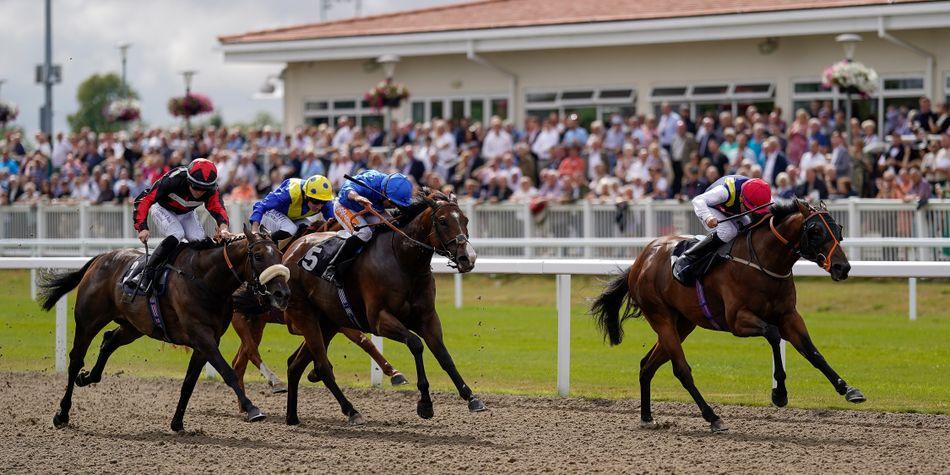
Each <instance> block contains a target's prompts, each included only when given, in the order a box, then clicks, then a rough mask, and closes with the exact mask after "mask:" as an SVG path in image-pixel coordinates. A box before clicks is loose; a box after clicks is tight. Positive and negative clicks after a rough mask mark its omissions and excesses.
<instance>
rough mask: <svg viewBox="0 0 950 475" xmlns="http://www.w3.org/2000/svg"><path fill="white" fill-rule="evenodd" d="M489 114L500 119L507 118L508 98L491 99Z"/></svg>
mask: <svg viewBox="0 0 950 475" xmlns="http://www.w3.org/2000/svg"><path fill="white" fill-rule="evenodd" d="M491 115H497V116H498V117H501V120H506V119H507V118H508V99H492V100H491Z"/></svg>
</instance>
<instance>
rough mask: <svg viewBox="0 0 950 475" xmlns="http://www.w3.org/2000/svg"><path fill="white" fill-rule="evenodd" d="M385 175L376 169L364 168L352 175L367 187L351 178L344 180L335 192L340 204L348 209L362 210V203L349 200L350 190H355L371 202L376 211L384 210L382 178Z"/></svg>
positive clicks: (383, 178)
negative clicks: (362, 170)
mask: <svg viewBox="0 0 950 475" xmlns="http://www.w3.org/2000/svg"><path fill="white" fill-rule="evenodd" d="M386 176H387V175H386V174H385V173H381V172H378V171H376V170H366V171H364V172H362V173H360V174H359V175H356V176H355V177H353V178H356V179H357V180H359V181H361V182H363V183H365V184H366V185H367V186H369V188H367V187H365V186H363V185H358V184H356V183H355V182H353V181H351V180H346V183H344V184H343V186H341V187H340V191H339V192H338V194H337V197H338V198H339V200H340V204H341V205H343V206H344V207H345V208H346V209H348V210H350V211H357V212H359V211H363V205H361V204H359V203H357V202H356V201H353V200H351V199H350V198H349V196H348V195H349V194H350V192H351V191H355V192H356V194H357V195H360V196H362V197H363V198H366V199H368V200H369V201H370V203H372V204H373V209H375V210H376V211H384V210H385V209H386V208H385V207H384V206H383V199H384V198H383V196H384V190H383V180H385V179H386Z"/></svg>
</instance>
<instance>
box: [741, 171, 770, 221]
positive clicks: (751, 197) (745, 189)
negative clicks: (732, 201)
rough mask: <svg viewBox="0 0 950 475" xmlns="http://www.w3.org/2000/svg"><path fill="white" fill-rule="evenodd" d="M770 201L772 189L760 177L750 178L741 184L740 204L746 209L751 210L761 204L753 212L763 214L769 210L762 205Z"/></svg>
mask: <svg viewBox="0 0 950 475" xmlns="http://www.w3.org/2000/svg"><path fill="white" fill-rule="evenodd" d="M771 202H772V190H771V189H770V188H769V184H768V183H766V182H765V181H763V180H762V179H761V178H752V179H750V180H748V181H746V182H745V183H744V184H743V185H742V204H744V205H745V207H746V209H750V210H751V209H755V208H758V207H759V206H762V208H761V209H758V210H756V211H755V213H756V214H765V213H768V212H769V208H768V207H767V206H763V205H767V204H769V203H771Z"/></svg>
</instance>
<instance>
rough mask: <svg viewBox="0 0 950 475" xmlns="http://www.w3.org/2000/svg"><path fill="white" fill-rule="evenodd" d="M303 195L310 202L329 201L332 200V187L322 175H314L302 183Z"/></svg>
mask: <svg viewBox="0 0 950 475" xmlns="http://www.w3.org/2000/svg"><path fill="white" fill-rule="evenodd" d="M303 194H304V195H305V196H306V197H307V198H310V199H312V200H317V201H330V200H332V199H333V187H332V186H331V185H330V180H328V179H327V177H325V176H323V175H314V176H312V177H310V178H307V181H305V182H304V183H303Z"/></svg>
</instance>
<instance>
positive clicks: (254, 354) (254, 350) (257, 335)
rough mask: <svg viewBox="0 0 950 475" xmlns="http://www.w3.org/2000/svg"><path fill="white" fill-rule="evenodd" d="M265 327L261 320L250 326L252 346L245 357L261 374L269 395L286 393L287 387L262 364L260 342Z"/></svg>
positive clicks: (248, 348)
mask: <svg viewBox="0 0 950 475" xmlns="http://www.w3.org/2000/svg"><path fill="white" fill-rule="evenodd" d="M265 325H267V323H266V322H265V321H264V320H263V319H260V320H258V321H256V322H254V323H253V324H252V326H251V332H252V333H251V338H252V340H251V341H252V343H253V345H251V346H249V347H247V357H248V358H250V359H251V363H253V364H254V366H257V369H258V370H259V371H260V372H261V375H262V376H264V379H266V380H267V385H268V386H270V390H271V393H273V394H280V393H285V392H287V385H285V384H284V383H283V382H282V381H281V380H280V378H279V377H278V376H277V374H275V373H274V372H273V371H271V370H270V368H268V367H267V365H266V364H264V359H263V358H261V340H263V339H264V326H265Z"/></svg>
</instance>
